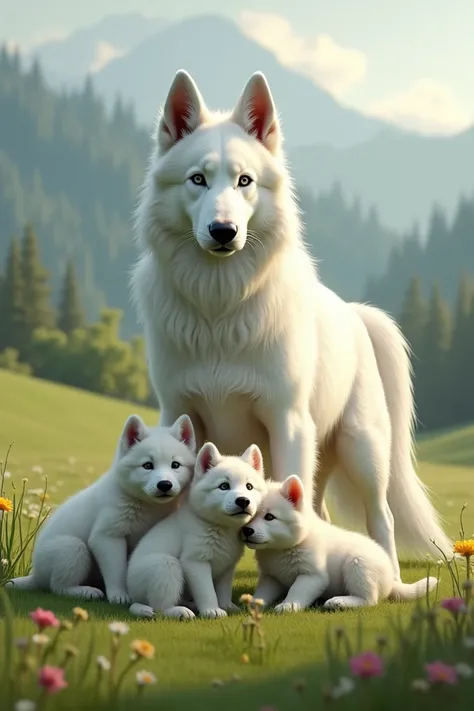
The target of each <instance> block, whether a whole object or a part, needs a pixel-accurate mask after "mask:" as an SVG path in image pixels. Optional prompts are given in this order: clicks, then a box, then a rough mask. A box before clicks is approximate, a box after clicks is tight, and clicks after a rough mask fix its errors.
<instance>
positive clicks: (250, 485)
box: [246, 483, 253, 491]
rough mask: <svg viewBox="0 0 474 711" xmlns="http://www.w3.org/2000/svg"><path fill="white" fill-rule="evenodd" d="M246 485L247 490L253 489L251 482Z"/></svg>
mask: <svg viewBox="0 0 474 711" xmlns="http://www.w3.org/2000/svg"><path fill="white" fill-rule="evenodd" d="M246 486H247V489H248V490H249V491H252V489H253V484H250V483H249V484H247V485H246Z"/></svg>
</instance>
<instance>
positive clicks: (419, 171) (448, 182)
mask: <svg viewBox="0 0 474 711" xmlns="http://www.w3.org/2000/svg"><path fill="white" fill-rule="evenodd" d="M290 163H291V166H292V169H293V172H294V175H295V178H296V180H297V181H298V182H299V183H300V184H302V185H307V186H308V187H310V188H311V190H312V191H313V192H314V193H316V194H317V193H318V192H319V191H320V190H326V189H328V187H329V186H331V185H332V184H333V183H335V182H340V183H341V184H342V185H343V187H344V190H345V192H346V193H347V195H348V196H349V197H350V198H354V197H358V198H359V199H360V200H361V203H362V205H363V206H364V207H366V208H368V207H369V206H372V205H376V206H377V209H378V211H379V214H380V219H381V220H382V221H383V222H384V223H385V224H387V225H389V226H390V227H392V228H393V229H396V230H398V231H401V230H407V229H408V228H409V227H411V226H412V225H413V223H414V222H417V223H419V226H420V227H421V229H422V231H425V229H426V227H427V224H428V220H429V217H430V213H431V210H432V207H433V204H434V203H439V204H440V205H442V206H443V208H444V209H445V210H446V211H447V214H448V216H450V217H452V216H453V214H454V210H455V208H456V205H457V202H458V200H459V197H460V195H461V194H462V193H470V192H471V191H472V189H473V188H474V173H473V170H472V165H473V163H474V128H471V129H469V130H467V131H465V132H463V133H461V134H458V135H456V136H450V137H425V136H417V135H411V134H410V135H409V134H401V133H399V134H396V133H394V132H393V131H385V132H380V133H379V134H378V135H376V136H374V137H373V138H372V139H371V140H369V141H366V142H365V143H360V144H359V145H355V146H350V147H346V148H344V149H339V150H338V149H335V148H332V147H330V146H314V145H313V146H312V145H309V144H308V145H307V146H305V147H302V148H296V149H294V150H292V151H291V153H290Z"/></svg>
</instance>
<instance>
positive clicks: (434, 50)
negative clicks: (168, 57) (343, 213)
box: [0, 0, 474, 132]
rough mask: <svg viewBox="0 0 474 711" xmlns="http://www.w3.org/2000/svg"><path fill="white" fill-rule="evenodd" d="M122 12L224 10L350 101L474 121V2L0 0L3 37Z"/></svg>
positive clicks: (404, 120) (434, 122)
mask: <svg viewBox="0 0 474 711" xmlns="http://www.w3.org/2000/svg"><path fill="white" fill-rule="evenodd" d="M197 8H199V10H198V9H197ZM120 12H143V13H144V14H147V15H153V16H157V17H165V18H169V19H179V18H182V17H185V16H188V15H192V14H196V13H197V12H199V13H208V12H213V13H219V14H225V15H227V16H229V17H231V18H233V19H234V20H236V21H237V22H239V24H240V25H241V26H242V27H243V28H244V29H245V31H246V32H247V33H248V34H251V35H252V36H253V37H254V38H256V39H258V40H259V41H260V42H262V44H265V45H266V46H267V47H268V48H270V49H272V51H274V52H275V53H276V54H277V55H278V56H279V59H280V61H282V62H283V63H285V64H287V65H290V66H293V67H295V68H297V69H299V71H303V72H304V73H306V74H307V75H309V76H311V77H312V78H313V80H314V81H315V82H316V83H318V84H321V85H322V86H324V87H325V88H327V89H328V90H329V91H331V92H332V93H333V94H334V95H335V96H336V97H337V98H338V99H339V100H341V101H343V102H345V103H348V104H351V105H353V106H356V107H358V108H360V109H362V110H364V111H366V112H369V113H373V114H378V115H384V116H387V117H389V118H391V119H392V120H394V121H396V122H397V123H399V124H401V125H405V126H408V127H410V128H418V129H420V130H423V131H426V132H433V131H435V132H436V131H443V132H452V131H456V130H461V129H462V128H463V127H465V126H466V125H468V124H469V123H473V122H474V79H473V68H474V41H473V36H474V35H473V29H472V28H473V27H474V0H451V1H450V2H448V0H292V2H288V0H224V1H223V0H175V1H174V2H169V3H165V2H158V0H155V1H153V0H0V41H1V40H9V41H16V42H18V43H19V44H20V46H25V47H26V46H31V45H32V44H35V43H36V42H39V41H42V40H45V39H48V38H50V37H53V36H55V35H62V34H67V33H68V32H71V31H72V30H74V29H76V28H78V27H80V26H84V25H88V24H92V23H94V22H96V21H98V20H99V19H101V18H102V17H103V16H104V15H108V14H115V13H120ZM190 41H192V38H190ZM196 51H199V38H196ZM256 69H258V67H256Z"/></svg>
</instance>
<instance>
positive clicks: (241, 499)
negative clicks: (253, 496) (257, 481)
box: [235, 496, 250, 509]
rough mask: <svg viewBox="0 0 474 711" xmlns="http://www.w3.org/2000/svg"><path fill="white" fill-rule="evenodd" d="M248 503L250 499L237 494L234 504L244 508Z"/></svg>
mask: <svg viewBox="0 0 474 711" xmlns="http://www.w3.org/2000/svg"><path fill="white" fill-rule="evenodd" d="M249 503H250V499H246V498H245V496H238V497H237V498H236V500H235V504H236V506H239V507H240V508H241V509H246V508H247V506H248V505H249Z"/></svg>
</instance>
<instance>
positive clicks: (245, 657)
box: [240, 654, 250, 664]
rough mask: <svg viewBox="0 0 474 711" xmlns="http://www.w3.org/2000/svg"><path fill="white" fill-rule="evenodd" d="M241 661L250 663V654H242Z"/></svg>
mask: <svg viewBox="0 0 474 711" xmlns="http://www.w3.org/2000/svg"><path fill="white" fill-rule="evenodd" d="M240 661H241V662H242V664H248V663H249V661H250V659H249V655H248V654H242V656H241V657H240Z"/></svg>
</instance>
